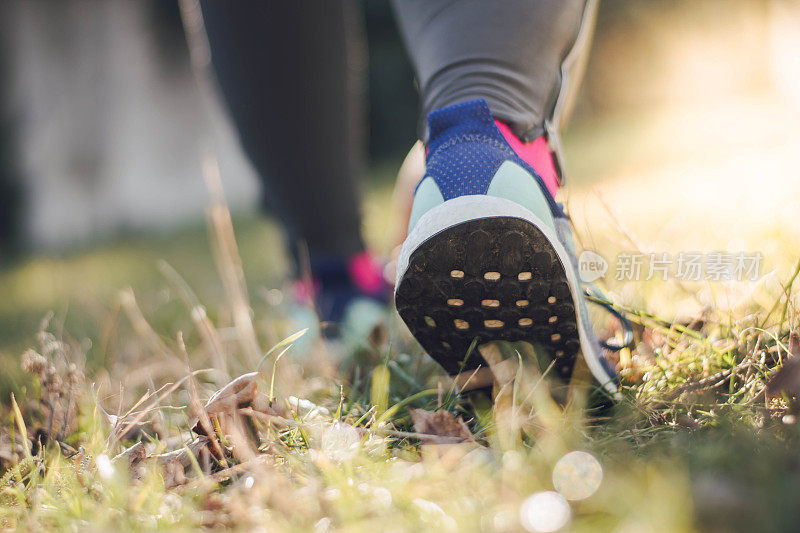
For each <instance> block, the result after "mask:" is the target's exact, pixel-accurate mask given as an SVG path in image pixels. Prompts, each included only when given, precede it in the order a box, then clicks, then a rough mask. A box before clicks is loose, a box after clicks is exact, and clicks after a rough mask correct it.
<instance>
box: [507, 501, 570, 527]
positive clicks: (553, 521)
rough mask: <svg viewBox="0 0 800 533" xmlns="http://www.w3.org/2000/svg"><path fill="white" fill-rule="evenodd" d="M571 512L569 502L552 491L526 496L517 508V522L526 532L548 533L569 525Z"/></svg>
mask: <svg viewBox="0 0 800 533" xmlns="http://www.w3.org/2000/svg"><path fill="white" fill-rule="evenodd" d="M571 516H572V511H571V509H570V507H569V502H567V500H565V499H564V497H563V496H562V495H561V494H559V493H557V492H553V491H545V492H537V493H536V494H533V495H531V496H528V497H527V498H526V499H525V501H523V502H522V505H520V507H519V521H520V523H521V524H522V527H524V528H525V530H526V531H531V532H533V533H548V532H551V531H558V530H559V529H561V528H562V527H564V526H566V525H567V524H568V523H569V520H570V517H571Z"/></svg>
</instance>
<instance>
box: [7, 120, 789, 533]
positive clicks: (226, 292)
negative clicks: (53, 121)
mask: <svg viewBox="0 0 800 533" xmlns="http://www.w3.org/2000/svg"><path fill="white" fill-rule="evenodd" d="M609 127H612V126H609ZM614 127H615V126H614ZM592 129H593V131H595V137H594V138H603V135H597V133H596V131H597V130H601V131H602V129H603V125H602V124H594V125H592ZM655 129H658V128H655ZM664 129H665V131H664V132H661V133H659V134H658V135H665V136H668V135H670V134H671V133H670V131H669V126H668V125H667V126H664ZM582 135H584V133H583V132H581V131H578V132H575V133H573V136H572V137H571V138H572V139H580V138H581V136H582ZM580 142H583V141H579V143H578V145H577V146H578V147H580ZM653 142H654V143H655V141H653ZM640 144H646V143H640ZM655 144H658V143H655ZM575 146H576V144H575V141H573V142H572V144H570V143H568V148H569V149H570V150H574V149H575ZM570 147H572V148H570ZM601 152H602V153H601ZM593 153H594V155H592V154H593ZM586 154H587V156H586V158H584V159H583V160H582V162H581V164H582V165H583V166H585V169H593V168H598V166H602V164H601V163H602V162H601V161H600V158H602V157H608V156H607V155H604V154H607V151H604V150H600V149H597V150H595V151H594V152H592V150H587V151H586ZM645 155H646V154H645ZM645 155H643V154H638V155H637V154H636V153H634V154H632V155H630V159H629V160H628V161H627V162H626V161H619V162H617V165H618V168H619V169H623V170H624V169H626V168H636V165H635V163H636V161H637V158H638V159H640V160H641V161H643V163H642V167H641V168H650V166H652V165H653V163H652V162H648V161H649V160H648V157H645ZM719 157H720V159H723V158H724V157H727V156H724V155H720V156H719ZM592 158H598V161H600V162H599V163H598V161H595V162H594V163H593V162H592ZM628 163H630V164H628ZM707 163H708V162H707ZM708 164H710V163H708ZM623 170H620V171H619V172H623ZM589 172H590V170H585V171H581V170H580V168H579V169H578V174H579V175H581V174H582V175H583V177H580V176H579V179H578V180H576V181H577V183H578V184H579V186H578V187H577V190H575V189H574V190H573V193H572V194H571V196H570V206H573V211H574V212H576V213H577V212H586V213H587V215H586V217H589V219H591V220H592V221H593V224H592V226H590V227H589V228H587V225H586V224H585V219H583V218H577V219H576V223H577V225H578V227H579V229H581V230H582V231H581V233H582V237H583V240H584V242H585V244H587V245H590V246H591V247H592V248H594V249H597V250H600V251H602V252H603V253H604V255H606V257H611V256H612V255H613V254H614V253H616V252H617V251H620V250H632V249H641V251H644V252H647V251H661V250H662V249H663V250H664V251H670V252H674V251H677V250H686V249H712V248H714V249H717V248H716V247H717V246H718V247H719V248H718V249H731V250H764V252H765V255H767V256H768V259H769V263H768V264H767V265H766V268H765V270H764V271H763V272H762V275H761V277H760V278H759V280H758V281H756V282H752V283H750V282H746V283H738V284H734V283H728V284H725V283H708V282H706V283H694V284H693V283H676V282H674V281H670V282H662V281H657V280H653V281H649V282H639V283H622V282H615V281H614V280H613V279H610V278H609V282H608V287H607V289H608V290H609V292H610V293H611V294H612V295H613V298H614V300H615V302H617V303H618V304H619V306H620V307H621V308H623V309H624V310H625V311H626V312H627V313H628V315H629V317H630V318H631V320H632V321H633V322H634V326H635V328H634V329H635V333H636V345H635V346H634V347H633V348H632V349H630V350H624V351H622V352H621V353H620V354H619V355H618V356H617V357H616V359H615V363H616V364H617V367H618V369H619V370H620V373H621V375H622V376H623V385H624V386H623V391H622V392H623V400H622V401H621V402H619V403H617V404H616V405H614V406H613V407H605V408H600V407H598V406H597V405H596V404H595V403H593V402H594V397H593V390H592V387H591V386H590V385H588V384H587V383H586V382H585V381H582V380H580V379H576V380H575V381H574V382H573V383H572V384H571V388H570V396H569V398H570V401H569V402H568V403H567V404H566V405H558V404H556V403H554V402H553V401H552V400H551V397H550V395H549V394H548V387H549V386H550V385H549V381H548V378H547V376H546V365H545V364H543V365H542V366H539V365H537V364H535V363H534V362H535V361H536V359H535V357H527V356H525V355H527V354H529V351H530V347H527V346H525V345H517V346H512V347H508V346H504V347H501V349H502V350H503V353H504V355H505V356H507V357H510V358H511V360H512V362H513V361H516V360H521V361H524V364H522V365H521V366H519V367H514V368H515V369H514V370H513V372H511V374H510V376H511V377H513V378H515V379H514V380H513V382H509V381H505V382H503V383H500V384H499V385H497V387H496V390H495V392H496V393H497V398H496V401H495V402H494V404H493V405H488V404H486V402H480V401H477V400H476V401H475V402H474V403H470V401H469V399H468V398H467V395H462V394H458V391H457V390H456V388H455V387H454V386H453V385H452V383H450V382H449V381H448V380H447V379H446V377H445V376H443V375H442V373H441V371H440V370H439V369H438V367H437V366H436V365H435V364H434V363H433V362H432V361H431V360H429V359H428V358H427V357H426V356H424V354H422V353H421V351H420V348H419V347H418V346H417V345H416V344H415V343H414V342H413V341H412V340H411V339H410V338H409V336H408V334H407V332H406V331H405V329H404V328H403V327H402V326H401V324H400V323H399V321H398V319H397V318H396V317H395V318H394V319H393V321H392V322H391V323H390V327H389V334H390V335H389V337H390V343H389V345H388V346H382V347H378V348H376V347H374V346H371V345H359V346H356V347H355V349H352V350H348V351H346V352H344V351H342V350H337V349H334V348H331V347H330V346H326V345H324V344H321V343H319V342H311V339H309V338H308V337H307V336H303V337H300V338H295V339H293V340H291V339H290V341H289V342H286V343H282V340H283V339H286V338H287V337H289V336H290V335H292V334H293V333H295V332H296V328H295V327H293V326H292V323H291V321H290V320H289V319H288V305H287V302H286V296H285V291H283V290H282V289H283V285H282V281H281V280H282V279H283V277H284V275H285V271H286V267H285V262H284V259H283V256H282V255H281V254H278V253H276V250H278V249H280V243H279V237H278V234H277V232H276V231H275V228H274V226H272V225H271V224H268V223H265V222H263V221H262V220H260V219H257V218H253V217H247V216H244V217H235V218H234V221H233V224H234V225H235V228H236V236H237V240H238V243H239V246H238V248H235V247H233V246H232V244H233V243H232V241H231V240H230V239H229V238H228V237H223V238H222V240H219V239H218V237H215V235H223V236H227V235H230V233H231V232H230V230H231V227H232V226H230V220H229V219H228V218H227V215H226V212H225V211H224V210H218V211H216V212H215V213H216V215H215V217H214V223H213V224H212V231H211V232H209V233H210V235H211V238H210V241H211V243H212V246H211V247H209V246H208V244H207V243H208V241H209V239H206V237H205V236H204V233H203V232H202V231H201V230H200V229H199V228H194V227H188V228H184V229H181V230H176V231H175V232H173V233H169V234H164V235H161V236H155V237H154V236H142V237H131V238H129V239H126V240H123V241H118V242H112V243H107V244H105V245H102V246H98V247H94V248H91V249H86V250H83V251H78V252H74V253H70V254H68V255H61V256H51V257H36V258H30V259H28V260H25V261H23V262H22V263H20V264H17V265H16V266H14V267H12V268H10V269H7V270H6V271H4V272H3V273H2V274H1V275H0V294H2V295H3V298H0V324H3V326H0V327H2V331H0V359H2V361H3V364H4V373H3V376H1V377H0V390H2V394H3V397H4V398H6V399H7V401H3V410H2V415H3V418H2V427H1V429H0V462H1V463H2V469H3V474H2V478H0V500H1V501H0V523H2V525H3V527H5V528H8V529H11V528H18V529H28V530H40V529H73V530H75V529H78V530H84V529H89V530H99V531H103V530H109V529H114V530H117V531H126V530H141V529H159V530H175V531H177V530H188V529H194V528H198V527H207V528H217V527H219V528H222V527H225V528H234V529H240V530H248V531H262V530H263V531H284V530H286V531H289V530H291V531H295V530H302V531H305V530H315V531H328V530H344V531H374V530H380V531H417V530H444V531H520V530H528V531H546V530H554V529H557V528H559V527H561V528H563V529H566V530H571V531H637V532H638V531H668V532H680V531H698V530H701V531H730V530H758V531H786V530H792V529H795V528H796V524H797V523H798V518H800V516H798V515H800V511H798V510H797V506H796V501H797V498H798V497H800V456H798V454H797V449H798V444H800V429H798V424H797V423H796V416H797V411H798V404H797V403H796V402H795V399H794V396H795V395H796V394H797V390H798V387H800V383H798V378H797V376H796V375H795V373H796V371H795V370H794V364H795V363H793V362H792V361H794V359H793V358H792V356H790V353H791V350H792V346H791V344H792V343H791V341H790V334H791V333H792V332H796V331H797V328H798V318H797V305H798V298H797V294H798V291H797V288H796V287H797V284H798V283H800V280H797V279H796V276H793V274H795V267H796V265H797V259H798V258H797V257H796V252H795V251H794V248H792V247H791V246H777V245H775V246H773V245H772V244H770V243H775V242H782V241H781V239H789V238H790V237H789V235H790V234H791V232H792V231H794V230H793V229H792V228H783V227H779V225H777V224H775V223H774V221H773V223H772V224H761V225H755V226H751V228H752V227H755V228H756V229H754V230H753V232H752V233H749V234H743V235H744V237H743V238H744V240H743V241H741V242H734V243H733V244H731V243H729V242H728V241H721V240H715V237H714V236H713V235H711V236H709V235H705V234H704V235H705V240H701V241H699V240H698V234H697V232H696V231H693V229H694V228H696V227H697V224H698V220H697V219H699V218H700V219H701V218H702V217H705V218H706V223H708V222H709V221H711V222H714V221H715V220H717V218H716V217H717V214H719V216H720V218H719V220H726V219H725V218H724V216H726V210H725V209H717V211H715V210H714V209H715V207H716V206H710V207H709V208H708V210H707V212H705V213H699V214H698V213H694V212H693V213H692V216H691V217H688V218H687V219H686V220H678V221H676V222H670V224H668V227H666V228H665V227H660V226H659V224H660V223H661V222H662V221H664V220H666V219H667V218H668V214H667V212H668V211H669V210H670V209H673V207H672V205H673V204H678V205H679V204H680V202H681V201H683V198H684V195H685V189H684V188H683V186H678V185H676V186H675V187H673V188H671V189H670V191H668V192H669V194H671V196H670V195H668V194H666V193H662V194H661V195H660V197H659V199H658V202H655V201H654V202H652V203H651V205H650V209H651V211H650V214H649V216H645V215H643V214H642V212H641V209H640V208H639V206H638V205H632V203H633V201H632V200H630V198H632V197H635V196H636V194H637V193H638V194H639V197H647V196H646V195H647V194H648V188H651V187H653V186H654V185H653V184H654V183H658V182H657V180H659V179H661V174H659V173H658V172H656V171H653V173H652V175H643V176H641V177H639V178H637V179H636V180H633V179H632V178H630V177H629V176H624V175H621V177H619V179H617V180H616V181H615V180H614V179H610V180H609V183H610V185H609V187H608V188H607V189H605V190H604V191H601V192H600V193H597V192H596V191H595V190H593V189H591V188H589V186H586V185H585V183H587V182H588V181H589V179H588V177H587V175H588V174H589ZM623 174H624V172H623ZM582 180H583V181H582ZM654 180H655V181H654ZM620 183H622V184H625V188H623V187H622V186H620V185H619V184H620ZM631 190H632V192H629V191H631ZM724 193H725V192H724V191H723V193H722V194H724ZM369 194H370V198H371V201H370V202H369V204H368V205H369V206H370V207H371V209H372V210H371V211H368V212H367V221H368V224H367V226H368V228H369V230H370V232H371V234H370V236H369V237H370V240H371V242H377V243H379V246H381V247H382V248H383V249H384V250H388V249H389V247H390V244H389V243H388V242H386V238H385V237H382V236H383V235H385V234H386V233H387V227H388V224H389V223H388V222H387V221H386V217H385V215H383V213H385V212H386V211H387V207H386V206H387V203H388V196H389V195H388V191H387V190H386V188H385V187H379V188H377V189H375V190H372V191H370V193H369ZM788 196H791V195H788ZM671 202H672V203H671ZM606 206H611V208H610V209H607V208H606ZM218 207H219V206H218ZM659 209H661V211H659ZM759 214H760V213H759ZM736 216H737V217H738V218H747V217H751V218H752V216H751V214H750V213H748V212H747V211H746V210H745V209H742V210H739V211H738V214H737V215H736ZM762 222H763V220H762ZM600 228H602V229H600ZM781 235H782V236H781ZM226 239H227V240H226ZM660 242H668V243H669V248H659V246H660V244H659V243H660ZM698 242H700V245H704V247H701V248H695V247H697V246H699V245H698ZM709 247H712V248H709ZM240 269H241V270H240ZM240 276H241V277H240ZM242 278H243V279H246V285H244V284H243V283H242V281H241V280H242ZM65 302H66V303H65ZM49 310H53V313H52V314H49V315H48V311H49ZM43 318H47V319H46V320H44V321H42V319H43ZM603 320H604V319H603ZM603 320H601V322H600V323H601V325H603V327H604V328H605V331H606V333H607V334H608V335H614V334H616V333H617V331H616V327H615V325H614V323H613V321H612V322H605V321H603ZM39 324H41V327H39ZM37 330H38V331H39V332H38V333H37ZM274 347H276V349H273V348H274ZM28 348H32V349H33V350H34V351H33V352H26V353H27V355H24V356H23V358H22V359H23V360H24V367H25V369H26V370H23V368H22V365H20V355H21V354H23V352H25V350H26V349H28ZM483 349H486V348H483ZM517 353H519V354H522V355H523V356H524V357H520V358H519V359H518V358H517ZM262 354H268V355H267V356H266V357H265V358H264V357H262ZM794 357H797V356H794ZM262 359H263V360H262ZM73 365H74V366H73ZM256 370H257V371H258V372H257V373H256V374H248V373H250V372H253V371H256ZM237 376H243V377H242V378H241V379H240V380H239V381H237V382H234V383H235V385H236V387H238V388H236V389H235V390H231V388H230V387H228V388H224V387H225V386H226V384H228V383H229V382H230V380H231V379H232V378H236V377H237ZM768 384H769V385H770V388H769V391H768V390H767V385H768ZM221 389H222V392H221V393H220V394H221V395H220V396H219V397H218V398H217V402H216V403H215V404H211V405H206V402H207V400H208V399H209V398H211V397H212V394H214V393H215V391H220V390H221ZM11 393H13V394H14V396H13V398H14V399H15V400H14V401H13V402H12V396H11ZM220 398H221V399H220ZM457 417H460V418H461V419H462V420H464V421H466V423H467V430H465V426H463V425H462V424H460V423H459V422H458V418H457ZM193 427H194V428H195V429H196V431H195V432H194V433H193V432H192V428H193ZM22 435H25V438H23V437H22ZM138 443H141V444H138ZM575 452H585V453H575ZM120 454H122V455H120ZM587 454H588V455H587Z"/></svg>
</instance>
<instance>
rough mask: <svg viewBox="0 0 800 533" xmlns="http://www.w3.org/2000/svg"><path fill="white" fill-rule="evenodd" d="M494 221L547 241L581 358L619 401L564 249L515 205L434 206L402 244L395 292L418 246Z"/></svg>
mask: <svg viewBox="0 0 800 533" xmlns="http://www.w3.org/2000/svg"><path fill="white" fill-rule="evenodd" d="M494 217H513V218H519V219H522V220H525V221H527V222H529V223H531V224H533V225H534V226H535V227H536V228H537V229H538V230H539V231H541V232H542V233H543V234H544V236H545V237H547V240H548V241H550V244H551V245H552V247H553V249H554V250H555V252H556V254H557V255H558V258H559V259H560V260H561V264H562V265H563V266H564V271H565V272H566V273H567V282H568V283H569V287H570V293H571V294H572V299H573V304H574V305H575V317H576V318H577V322H578V336H579V338H580V341H581V348H582V350H581V351H582V352H583V354H584V359H585V360H586V364H587V365H588V366H589V370H591V372H592V374H593V375H594V377H595V378H596V379H597V380H598V381H599V382H600V384H601V385H602V386H603V387H604V388H605V389H606V390H607V391H608V392H609V393H611V394H612V395H614V396H615V397H616V398H619V393H618V392H617V386H616V384H615V383H614V379H613V377H612V376H609V375H608V373H607V372H606V370H605V368H603V365H602V363H600V361H599V359H598V358H599V357H602V354H600V353H596V350H594V349H592V346H593V343H592V341H591V339H592V337H591V334H590V333H589V331H588V330H587V329H586V328H587V327H591V326H590V325H588V324H584V323H583V319H582V317H581V313H580V312H578V309H579V308H578V306H579V305H582V302H578V301H577V300H576V298H582V297H583V296H582V294H583V292H582V290H581V288H580V287H581V286H580V283H578V279H577V277H576V275H575V271H574V270H573V268H572V262H571V261H570V257H569V253H568V252H567V250H566V249H565V248H564V245H562V244H561V241H560V240H559V238H558V236H557V235H556V232H555V230H553V229H552V228H551V227H549V226H548V225H547V224H545V223H544V222H543V221H542V220H541V219H540V218H539V217H537V216H536V215H535V214H534V213H533V212H531V211H530V210H529V209H526V208H525V207H523V206H522V205H520V204H518V203H516V202H512V201H511V200H507V199H505V198H499V197H496V196H487V195H468V196H459V197H458V198H453V199H452V200H447V201H446V202H444V203H443V204H440V205H437V206H436V207H434V208H433V209H431V210H430V211H428V212H427V213H425V214H424V215H422V217H420V219H419V221H417V224H416V225H415V226H414V228H413V229H412V230H411V232H410V233H409V234H408V237H407V238H406V240H405V242H403V246H402V248H401V249H400V257H399V258H398V259H397V281H396V283H395V290H396V289H397V287H399V286H400V281H401V280H402V279H403V275H404V274H405V272H406V270H407V269H408V264H409V261H410V259H411V254H412V253H414V251H415V250H416V249H417V248H418V247H419V246H420V245H421V244H422V243H424V242H425V241H427V240H428V239H430V238H431V237H433V236H434V235H436V234H438V233H441V232H442V231H444V230H446V229H448V228H452V227H453V226H457V225H459V224H462V223H464V222H469V221H471V220H478V219H482V218H494Z"/></svg>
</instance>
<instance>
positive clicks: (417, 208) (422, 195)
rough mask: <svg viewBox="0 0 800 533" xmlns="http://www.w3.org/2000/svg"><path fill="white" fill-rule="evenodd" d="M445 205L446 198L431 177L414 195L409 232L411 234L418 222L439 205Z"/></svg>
mask: <svg viewBox="0 0 800 533" xmlns="http://www.w3.org/2000/svg"><path fill="white" fill-rule="evenodd" d="M443 203H444V197H443V196H442V192H441V191H440V190H439V186H438V185H436V182H435V181H434V180H433V178H431V177H427V178H425V179H424V180H422V182H421V183H420V184H419V187H417V192H416V193H415V194H414V206H413V207H412V208H411V219H410V220H409V222H408V231H409V232H411V230H412V229H414V226H416V225H417V221H418V220H419V219H420V217H422V215H424V214H425V213H427V212H428V211H430V210H431V209H433V208H434V207H436V206H437V205H439V204H443Z"/></svg>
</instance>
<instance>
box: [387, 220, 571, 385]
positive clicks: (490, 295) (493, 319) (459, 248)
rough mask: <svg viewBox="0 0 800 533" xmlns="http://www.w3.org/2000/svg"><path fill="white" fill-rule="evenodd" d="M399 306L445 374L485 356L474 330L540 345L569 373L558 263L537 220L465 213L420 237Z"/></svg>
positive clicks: (567, 319)
mask: <svg viewBox="0 0 800 533" xmlns="http://www.w3.org/2000/svg"><path fill="white" fill-rule="evenodd" d="M396 304H397V310H398V312H399V313H400V316H401V317H402V319H403V321H404V322H405V323H406V325H407V326H408V328H409V329H410V330H411V333H412V334H413V335H414V337H415V338H416V339H417V340H418V341H419V343H420V344H421V345H422V347H423V348H424V349H425V350H426V351H427V352H428V354H430V355H431V357H433V358H434V359H435V360H436V361H437V362H438V363H439V364H440V365H442V367H444V369H445V370H446V371H448V372H450V373H451V374H456V373H457V372H459V371H460V370H462V364H463V369H464V370H469V369H474V368H477V367H478V365H479V364H481V363H483V360H482V358H481V357H480V355H479V354H478V353H477V350H475V352H474V353H473V354H471V355H470V358H469V359H468V360H467V361H466V362H464V357H465V356H466V354H467V351H468V349H469V347H470V345H471V344H472V342H473V341H474V340H475V338H476V337H477V338H478V342H479V343H483V342H489V341H509V342H517V341H527V342H532V343H536V344H539V345H541V346H543V347H544V348H545V349H546V350H547V351H549V355H550V356H551V357H552V358H553V359H554V360H555V365H554V368H553V371H554V372H555V374H556V375H558V376H560V377H561V378H562V379H569V377H570V376H571V374H572V369H573V366H574V364H575V358H576V356H577V354H578V352H579V350H580V346H581V345H580V338H579V335H578V323H577V317H576V314H575V307H574V304H573V301H572V296H571V291H570V287H569V283H568V282H567V275H566V272H565V270H564V265H562V264H561V261H560V260H559V258H558V255H557V254H556V252H555V250H554V249H553V247H552V245H551V244H550V242H549V241H548V240H547V238H546V237H545V236H544V234H543V233H542V232H541V231H539V229H538V228H536V226H534V225H533V224H531V223H530V222H527V221H525V220H522V219H519V218H513V217H493V218H483V219H476V220H471V221H468V222H463V223H461V224H458V225H456V226H453V227H450V228H448V229H446V230H444V231H442V232H440V233H438V234H436V235H434V236H432V237H431V238H429V239H428V240H427V241H425V242H423V243H422V244H421V245H420V246H419V247H417V249H416V250H415V251H414V252H413V253H412V254H411V258H410V261H409V265H408V268H407V270H406V272H405V273H404V275H403V277H402V279H401V280H400V284H399V285H398V288H397V291H396Z"/></svg>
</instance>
